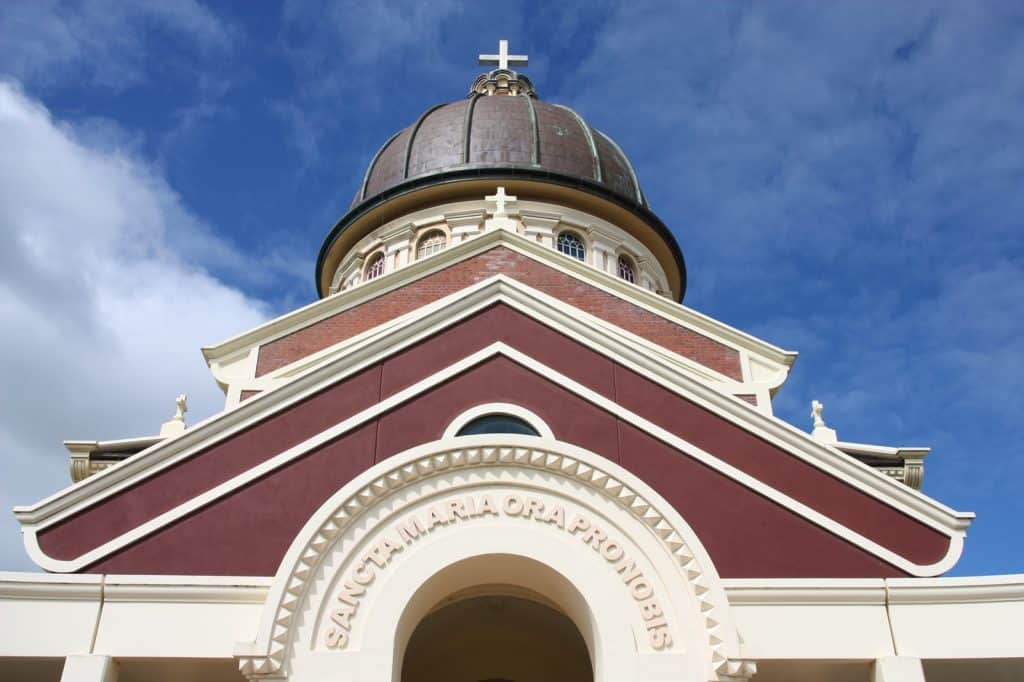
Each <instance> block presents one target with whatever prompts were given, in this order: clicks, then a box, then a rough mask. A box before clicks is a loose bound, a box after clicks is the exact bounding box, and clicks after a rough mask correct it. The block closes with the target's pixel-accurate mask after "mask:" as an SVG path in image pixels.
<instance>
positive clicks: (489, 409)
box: [444, 403, 555, 439]
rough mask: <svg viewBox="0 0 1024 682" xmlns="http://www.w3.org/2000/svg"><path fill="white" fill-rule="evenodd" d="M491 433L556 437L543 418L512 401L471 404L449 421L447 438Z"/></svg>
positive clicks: (446, 431)
mask: <svg viewBox="0 0 1024 682" xmlns="http://www.w3.org/2000/svg"><path fill="white" fill-rule="evenodd" d="M492 433H509V434H514V435H520V436H539V437H541V438H551V439H554V438H555V434H554V432H553V431H552V430H551V427H550V426H548V425H547V423H546V422H545V421H544V420H543V419H541V418H540V417H539V416H538V415H536V414H534V413H533V412H531V411H530V410H528V409H526V408H525V407H522V406H520V405H515V404H513V403H487V404H483V405H477V406H475V407H471V408H470V409H468V410H466V411H465V412H463V413H462V414H460V415H459V416H458V417H456V418H455V419H453V420H452V421H451V422H450V423H449V424H448V428H446V429H445V432H444V438H456V437H459V436H482V435H487V434H492Z"/></svg>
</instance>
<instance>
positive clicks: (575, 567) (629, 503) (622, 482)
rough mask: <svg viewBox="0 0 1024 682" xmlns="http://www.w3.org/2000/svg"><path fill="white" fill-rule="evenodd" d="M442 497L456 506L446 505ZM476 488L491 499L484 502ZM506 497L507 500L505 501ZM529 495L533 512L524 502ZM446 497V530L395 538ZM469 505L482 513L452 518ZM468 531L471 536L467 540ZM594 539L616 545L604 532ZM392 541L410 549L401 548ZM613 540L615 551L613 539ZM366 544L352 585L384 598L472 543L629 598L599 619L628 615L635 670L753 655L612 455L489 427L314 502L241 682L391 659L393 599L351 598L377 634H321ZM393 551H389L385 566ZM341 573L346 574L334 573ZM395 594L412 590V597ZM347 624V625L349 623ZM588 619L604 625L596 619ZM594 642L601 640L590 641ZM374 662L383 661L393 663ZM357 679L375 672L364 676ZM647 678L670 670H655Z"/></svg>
mask: <svg viewBox="0 0 1024 682" xmlns="http://www.w3.org/2000/svg"><path fill="white" fill-rule="evenodd" d="M454 496H459V499H460V500H462V501H463V502H459V501H455V502H452V500H454V499H455V497H454ZM474 496H475V497H474ZM488 496H489V497H490V501H489V502H487V501H483V498H484V497H488ZM517 497H518V500H519V501H518V502H517V501H516V499H513V498H517ZM439 501H440V502H439ZM531 502H532V503H533V504H534V505H535V506H536V508H535V509H527V507H528V506H529V505H530V503H531ZM452 504H455V505H456V508H455V510H453V512H452V513H451V516H450V521H451V526H450V527H448V528H447V529H446V530H444V531H443V532H437V533H431V532H430V531H431V530H432V529H433V528H434V527H435V526H433V525H431V524H430V522H429V521H427V522H426V529H425V530H424V528H422V527H421V528H420V529H419V533H417V532H415V531H414V532H413V534H412V536H411V537H410V536H409V535H408V534H404V535H403V534H398V531H397V529H398V528H399V526H398V525H396V524H398V523H399V522H400V521H401V519H402V518H403V517H404V518H405V519H406V522H405V523H406V527H408V519H410V518H412V513H413V512H415V513H416V514H418V515H419V518H428V517H427V516H426V515H427V514H428V513H435V514H436V508H437V507H440V508H444V509H447V508H448V506H450V505H452ZM460 504H465V505H468V507H469V510H470V512H472V513H471V514H469V515H467V516H459V515H458V514H456V513H455V512H456V511H457V509H458V506H459V505H460ZM544 504H547V507H548V510H549V512H551V513H552V514H553V515H554V516H556V517H557V516H558V514H554V512H555V509H556V508H558V509H561V508H562V507H564V510H565V511H564V512H560V513H564V517H565V518H560V519H559V518H555V519H553V520H552V519H545V521H546V522H543V523H536V524H534V525H533V526H529V525H528V524H530V523H532V522H531V521H530V520H524V519H529V518H530V512H532V511H536V512H537V514H535V515H534V516H533V520H535V521H540V510H541V509H542V508H543V506H544ZM430 505H434V506H430ZM446 505H447V506H446ZM488 505H490V506H491V507H492V510H491V512H492V515H491V516H488V515H487V514H486V513H485V512H487V509H486V508H487V506H488ZM481 508H483V509H482V511H481ZM574 510H575V511H574ZM463 511H465V507H463ZM480 515H483V516H487V518H484V519H482V520H470V521H464V522H460V521H459V519H460V518H463V519H468V518H470V517H474V518H475V517H476V516H480ZM583 516H587V518H589V519H590V520H592V521H593V522H594V523H593V526H594V527H595V528H596V527H597V526H598V525H599V524H600V527H601V528H602V529H604V532H601V533H599V537H598V539H599V540H600V541H599V542H598V541H595V542H593V543H592V542H591V540H594V539H595V538H593V537H590V538H589V539H587V538H585V537H584V536H585V535H587V534H586V533H585V531H586V530H587V527H588V526H589V525H590V522H589V521H587V520H586V519H583V520H581V518H580V517H583ZM570 517H572V519H571V520H570ZM435 522H436V523H437V525H436V527H437V528H438V529H440V528H441V527H442V524H443V525H444V526H447V525H448V521H447V520H440V519H436V518H435ZM474 524H475V525H474ZM584 524H587V525H586V526H585V525H584ZM495 530H498V531H500V532H495ZM523 533H526V535H523ZM470 534H475V535H474V537H476V538H477V539H475V540H473V541H472V542H469V543H467V542H465V540H466V539H467V538H469V537H470ZM604 535H607V537H608V538H611V539H614V540H616V542H612V540H611V539H609V540H608V542H604V540H603V538H602V537H601V536H604ZM428 536H429V537H428ZM517 537H518V538H519V540H518V542H519V543H520V544H519V545H516V542H517V540H515V538H517ZM388 538H390V540H391V541H390V543H389V542H388ZM453 538H461V539H462V541H463V542H462V544H461V545H460V546H461V547H463V548H468V549H462V550H456V549H452V548H451V547H450V548H447V549H444V551H443V552H441V550H439V549H438V548H439V547H442V546H443V545H442V543H443V542H452V541H453V540H452V539H453ZM524 538H525V539H526V540H524ZM403 539H404V540H405V544H406V545H407V546H408V550H406V549H405V547H403V546H401V545H402V544H403ZM581 539H583V540H584V542H582V543H581V542H580V540H581ZM382 543H384V544H382ZM613 544H618V545H619V548H618V549H612V548H611V545H613ZM485 545H486V546H485ZM588 545H592V548H593V550H594V551H593V552H591V551H589V550H587V549H586V548H587V546H588ZM598 545H601V547H602V548H605V549H608V552H607V553H605V556H604V559H606V560H607V562H608V563H607V566H606V567H604V568H594V566H598V565H600V564H601V563H604V561H603V560H596V559H593V558H589V557H587V554H593V555H595V556H598V557H600V555H601V554H602V552H598V551H597V550H598ZM381 547H383V548H384V549H383V550H381V549H380V548H381ZM452 547H454V545H453V546H452ZM517 547H518V549H517ZM623 548H625V550H624V551H625V554H626V557H625V559H624V561H625V560H628V559H630V557H632V559H635V560H636V565H637V567H638V568H637V574H639V575H641V577H644V576H646V577H647V578H649V583H650V586H649V587H650V588H651V589H650V590H646V589H644V588H641V590H640V592H644V594H637V593H634V594H633V595H632V598H633V599H634V600H637V601H635V602H634V601H630V599H629V598H628V595H629V593H630V590H631V589H632V587H630V585H632V584H631V583H629V582H627V580H626V575H627V573H628V571H627V572H624V569H623V568H622V567H621V566H619V565H618V564H615V562H614V560H616V559H618V558H619V557H621V556H622V554H623ZM382 551H383V554H382V553H381V552H382ZM460 551H461V552H462V554H459V552H460ZM567 551H571V552H572V553H573V554H572V555H571V556H570V559H571V560H569V561H566V556H565V555H564V552H567ZM367 552H369V554H368V553H367ZM439 552H441V553H439ZM374 553H376V557H377V559H379V560H380V561H379V562H378V565H379V566H380V567H381V568H379V569H376V570H378V571H379V572H380V573H381V574H382V576H384V577H382V578H381V579H380V580H377V581H376V583H375V584H374V585H371V584H370V582H369V581H368V582H365V583H364V585H365V586H366V589H368V590H369V589H371V588H372V589H374V590H376V591H377V592H379V593H383V594H386V595H387V597H377V596H374V597H373V599H377V600H378V601H380V603H381V604H387V600H388V599H389V598H390V599H392V601H394V599H398V598H399V597H401V591H402V590H403V589H404V590H412V591H415V589H416V588H417V587H418V586H419V585H418V581H423V580H427V579H429V578H431V577H433V575H434V574H436V573H437V572H439V571H440V570H441V569H444V568H445V562H449V563H454V562H456V561H460V560H466V559H472V558H473V557H475V556H479V555H480V554H481V553H484V554H500V553H505V554H509V555H516V556H523V557H527V558H529V559H532V560H535V561H538V562H539V563H542V564H546V565H547V566H548V567H550V568H551V570H553V571H555V572H558V573H561V574H562V575H564V576H566V578H567V579H568V580H569V581H570V582H574V581H575V583H578V584H575V585H574V587H576V588H579V590H580V592H581V593H584V594H585V596H586V599H587V600H588V601H590V600H591V599H593V600H594V603H595V604H597V603H598V602H601V600H602V599H603V597H602V596H601V595H603V594H604V593H606V592H615V593H616V595H614V598H615V599H619V600H620V601H619V602H618V603H619V604H620V605H621V604H625V603H627V602H628V603H629V604H631V605H632V607H633V611H632V613H631V615H629V616H628V617H626V616H624V617H622V618H618V619H611V620H613V621H615V620H617V621H618V622H619V624H620V626H621V623H622V621H624V620H629V621H631V625H629V626H628V627H632V628H633V634H632V640H631V641H632V642H633V644H632V648H633V649H634V653H636V655H638V656H639V655H641V654H643V655H644V656H646V657H647V659H648V660H647V662H646V663H644V664H643V665H641V666H640V668H641V669H651V670H657V669H659V668H660V669H664V671H665V673H666V674H667V673H668V672H669V669H670V668H675V667H676V665H677V664H675V663H672V661H677V662H678V661H679V660H681V659H680V656H682V655H685V656H688V657H690V660H691V661H693V660H699V667H700V669H701V673H700V675H697V676H695V677H693V679H694V680H701V681H703V680H708V679H719V680H733V679H745V678H747V677H749V676H750V675H752V674H753V673H754V671H755V666H754V664H753V663H752V662H751V661H747V660H744V659H743V658H742V652H741V651H740V645H739V639H738V636H737V633H736V630H735V627H734V625H733V622H732V618H731V616H730V614H729V605H728V601H727V599H726V596H725V591H724V589H723V588H722V585H721V582H720V580H719V578H718V575H717V572H716V570H715V568H714V565H713V564H712V563H711V560H710V558H709V557H708V555H707V553H706V552H705V550H704V548H703V546H702V545H701V543H700V541H699V539H698V538H697V536H696V534H695V533H694V532H693V531H692V530H691V529H690V527H689V525H688V524H687V523H686V522H685V521H684V520H683V519H682V517H680V516H679V514H678V513H677V512H676V511H675V510H674V509H673V508H672V507H671V506H670V505H669V504H668V503H667V502H666V501H665V500H664V499H662V498H661V497H660V496H659V495H658V494H657V493H656V492H654V490H653V489H651V488H650V487H649V486H647V485H646V484H645V483H644V482H643V481H641V480H640V479H639V478H637V477H636V476H634V475H633V474H631V473H629V472H628V471H626V470H625V469H623V468H622V467H620V466H618V465H617V464H615V463H614V462H611V461H609V460H607V459H605V458H604V457H601V456H600V455H597V454H595V453H593V452H590V451H588V450H585V449H582V448H579V447H577V446H574V445H570V444H567V443H563V442H559V441H555V440H552V439H549V438H537V437H530V436H514V435H508V434H489V435H484V436H468V437H458V438H445V439H442V440H440V441H436V442H433V443H428V444H424V445H421V446H418V447H415V448H412V449H410V450H407V451H405V452H403V453H400V454H398V455H395V456H393V457H390V458H388V459H386V460H384V461H382V462H380V463H378V464H377V465H375V466H373V467H372V468H370V469H368V470H367V471H365V472H364V473H363V474H361V475H360V476H358V477H357V478H356V479H354V480H353V481H351V482H350V483H348V484H347V485H345V486H344V487H343V488H342V489H341V490H339V491H338V492H337V493H335V494H334V495H333V496H332V497H331V498H330V499H329V500H328V501H327V502H325V503H324V504H323V505H322V506H321V507H320V509H319V510H317V512H316V513H315V514H314V515H313V516H312V517H311V518H310V520H309V521H308V522H307V523H306V525H305V526H304V527H303V529H302V530H301V531H300V532H299V534H298V535H297V537H296V538H295V540H294V541H293V543H292V545H291V547H290V548H289V550H288V552H287V553H286V554H285V557H284V559H283V560H282V562H281V565H280V567H279V569H278V572H277V575H276V577H275V580H274V584H273V587H272V588H271V590H270V591H269V593H268V596H267V599H266V602H265V603H264V607H263V613H262V615H261V619H260V625H259V630H258V632H257V636H256V639H255V641H252V642H243V643H240V644H239V645H238V646H237V647H236V658H238V662H239V668H240V670H241V671H242V673H243V674H245V675H246V676H247V677H249V678H250V679H280V680H283V679H295V680H298V679H299V677H298V676H296V677H294V678H292V677H290V676H291V673H292V668H293V666H292V665H291V664H292V663H294V662H296V660H298V659H296V656H298V657H300V658H301V657H303V656H306V657H309V656H320V657H321V659H320V660H321V661H323V660H325V657H327V656H334V657H335V658H334V659H332V660H341V659H342V658H343V657H344V656H346V655H347V656H350V657H351V656H353V655H356V653H358V655H359V656H361V657H363V658H364V659H365V660H366V661H369V660H370V659H372V658H373V656H377V657H378V658H380V659H381V661H384V660H385V658H384V657H387V658H388V660H390V658H391V657H392V656H393V655H394V652H393V651H392V650H391V649H392V644H393V640H394V635H395V633H396V630H397V627H398V622H397V621H398V620H399V619H400V618H401V617H403V616H404V615H405V614H404V612H401V611H395V609H396V608H397V607H394V606H391V607H389V608H390V609H391V611H393V612H394V613H393V614H392V615H390V616H381V613H382V612H385V611H387V610H388V609H387V608H385V607H384V606H383V605H382V606H380V607H379V608H378V606H377V602H375V601H373V600H372V599H371V598H370V597H366V599H367V601H366V602H365V604H362V606H363V608H362V609H360V610H355V611H353V612H354V613H355V614H356V615H355V619H356V624H357V627H366V628H368V629H372V630H373V632H374V633H377V634H375V635H374V639H373V640H372V641H370V640H367V641H365V642H364V641H363V640H361V639H360V638H361V637H362V635H363V633H362V632H361V631H360V632H357V631H356V628H355V627H354V628H353V630H352V632H351V633H350V632H348V631H347V630H346V631H345V632H344V633H338V632H336V628H335V631H332V632H331V634H330V636H328V635H327V634H325V633H328V631H329V629H330V628H332V623H331V620H332V618H333V616H328V615H327V614H328V612H329V610H330V605H332V604H333V605H335V606H336V605H337V601H336V600H337V599H340V598H341V597H340V596H339V594H338V593H339V591H342V590H343V588H342V585H343V584H344V585H345V586H350V585H351V576H352V566H353V565H356V566H360V567H370V568H371V569H372V566H370V564H369V563H368V562H369V559H370V554H374ZM531 553H532V554H533V556H531ZM356 554H359V555H360V556H362V560H361V562H362V563H361V564H358V563H355V559H354V557H355V556H356ZM613 555H614V556H613ZM392 556H394V557H396V560H395V561H394V562H393V564H392V563H391V559H392ZM431 557H433V558H431ZM430 561H433V562H434V563H433V564H431V563H430ZM587 561H590V562H592V564H587V563H586V562H587ZM580 566H583V568H579V567H580ZM360 570H362V568H360ZM417 571H418V573H417ZM580 571H589V573H586V572H584V573H580ZM641 571H646V573H642V572H641ZM389 572H390V573H389ZM414 574H415V575H419V574H422V575H420V577H415V575H414ZM570 574H572V575H570ZM344 576H348V578H349V579H348V581H346V582H344V583H343V577H344ZM385 578H386V579H385ZM370 580H371V581H372V578H371V579H370ZM388 581H390V582H388ZM403 581H404V582H403ZM410 581H411V582H410ZM601 581H604V582H601ZM584 583H586V584H584ZM624 583H625V584H624ZM616 584H617V585H619V588H610V589H609V587H608V586H609V585H616ZM385 588H386V589H385ZM588 590H589V592H587V591H588ZM650 592H653V593H654V595H655V598H658V599H660V600H662V603H663V604H664V612H665V616H666V618H667V619H668V622H669V625H668V626H666V627H669V628H671V632H672V635H671V636H670V637H665V636H664V634H661V635H658V634H657V633H656V632H655V630H654V625H656V624H658V623H659V622H661V621H659V620H657V619H654V620H649V619H650V618H651V614H650V609H649V608H647V609H646V610H644V603H642V602H641V601H640V600H641V598H642V597H643V598H644V599H646V597H647V594H649V593H650ZM406 596H407V597H409V598H411V597H412V596H413V593H412V592H409V594H408V595H406ZM401 598H403V599H404V598H406V597H401ZM349 603H351V600H349ZM355 606H358V604H356V605H355ZM375 609H376V611H375ZM620 609H621V606H620ZM623 613H625V612H623ZM350 615H351V614H350ZM595 617H596V615H595ZM375 619H376V620H375ZM608 620H609V619H608V618H605V619H604V621H608ZM392 621H393V622H392ZM336 622H337V621H336V620H335V623H336ZM381 623H384V624H383V625H381ZM389 623H390V625H389ZM345 625H346V627H347V626H348V625H349V623H348V621H347V620H346V621H345ZM578 625H581V624H580V623H578ZM599 625H602V626H604V627H607V625H606V624H604V623H599ZM389 627H390V628H391V630H390V639H389V638H388V637H386V636H381V633H384V634H387V633H388V632H389V631H388V628H389ZM621 627H624V626H621ZM645 627H648V628H650V629H648V630H647V634H648V635H649V636H650V637H649V639H650V642H644V641H642V640H644V639H648V638H646V637H644V632H645V630H644V628H645ZM581 629H582V628H581ZM350 634H351V642H352V644H353V647H352V648H353V649H354V651H340V652H339V651H337V650H335V648H336V647H337V646H338V645H339V638H340V637H342V638H343V640H344V641H343V642H340V643H342V644H344V643H347V642H348V641H349V636H350ZM673 640H676V648H675V649H674V650H672V651H660V649H661V648H662V647H660V646H657V645H658V644H664V642H665V641H667V642H668V643H669V645H670V646H671V645H672V643H673ZM384 641H386V644H387V646H386V647H384V645H383V644H382V642H384ZM609 641H610V640H609ZM328 644H330V645H331V646H330V647H328V646H327V645H328ZM593 645H594V646H595V647H596V648H597V649H600V645H601V642H596V643H594V644H593ZM325 647H326V648H325ZM328 649H329V650H328ZM385 649H386V651H385ZM659 656H660V657H661V659H660V662H659V661H654V663H653V668H652V667H651V661H650V660H649V659H651V658H658V657H659ZM638 660H639V659H638ZM599 664H600V660H598V661H595V671H596V670H597V669H598V667H599ZM361 665H362V664H361ZM382 665H383V664H382ZM386 667H387V668H388V669H390V668H391V663H390V662H389V663H387V666H386ZM638 674H640V673H638ZM317 679H319V678H317ZM346 679H347V678H346ZM353 679H355V678H353ZM359 679H361V680H362V679H366V680H370V679H374V680H376V679H384V678H378V677H374V676H372V675H370V676H366V677H360V678H359ZM387 679H389V680H390V678H387ZM599 679H601V676H600V675H599ZM635 679H637V680H640V679H646V678H644V677H636V678H635ZM651 679H668V678H667V677H662V675H660V674H658V675H654V676H652V677H651ZM672 679H679V678H678V677H675V678H672ZM687 679H689V678H687Z"/></svg>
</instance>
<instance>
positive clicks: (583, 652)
mask: <svg viewBox="0 0 1024 682" xmlns="http://www.w3.org/2000/svg"><path fill="white" fill-rule="evenodd" d="M593 679H594V674H593V671H592V670H591V666H590V656H589V654H588V652H587V645H586V642H584V641H583V636H582V635H581V634H580V632H579V630H577V629H576V625H575V623H573V622H572V620H571V619H570V618H569V617H568V616H566V615H565V614H564V613H562V612H561V611H560V610H559V609H557V607H556V606H555V605H553V604H545V603H542V602H541V600H538V599H531V598H526V597H523V596H514V594H513V590H500V593H498V594H488V595H484V596H468V597H464V598H460V599H456V600H453V601H448V603H445V604H443V605H441V606H439V607H438V608H436V609H435V610H434V611H432V612H431V613H429V614H428V615H427V616H426V617H425V618H424V619H423V620H422V621H420V623H419V625H417V626H416V629H415V630H414V631H413V634H412V637H411V638H410V639H409V644H408V646H407V647H406V650H405V658H404V660H403V662H402V677H401V680H402V682H436V681H437V680H445V681H446V682H499V681H500V682H525V681H527V680H529V681H530V682H593Z"/></svg>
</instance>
